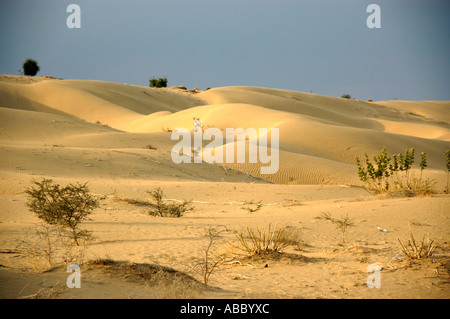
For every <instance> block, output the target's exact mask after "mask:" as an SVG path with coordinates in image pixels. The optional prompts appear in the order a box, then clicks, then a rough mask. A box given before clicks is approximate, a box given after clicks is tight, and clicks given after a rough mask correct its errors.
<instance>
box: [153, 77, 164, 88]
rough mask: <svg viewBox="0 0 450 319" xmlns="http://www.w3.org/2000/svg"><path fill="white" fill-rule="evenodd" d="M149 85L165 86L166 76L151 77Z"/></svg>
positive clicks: (155, 86) (154, 86)
mask: <svg viewBox="0 0 450 319" xmlns="http://www.w3.org/2000/svg"><path fill="white" fill-rule="evenodd" d="M149 81H150V87H152V88H165V87H167V78H158V79H157V78H151V79H150V80H149Z"/></svg>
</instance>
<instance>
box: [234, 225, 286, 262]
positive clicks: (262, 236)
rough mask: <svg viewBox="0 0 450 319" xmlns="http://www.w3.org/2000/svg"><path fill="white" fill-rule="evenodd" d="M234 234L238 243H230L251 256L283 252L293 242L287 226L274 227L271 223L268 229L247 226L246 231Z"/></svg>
mask: <svg viewBox="0 0 450 319" xmlns="http://www.w3.org/2000/svg"><path fill="white" fill-rule="evenodd" d="M234 235H235V237H236V239H237V242H238V243H237V244H233V243H230V245H231V246H233V247H234V248H237V249H239V250H241V251H244V252H245V253H247V254H249V255H250V256H258V255H267V254H271V253H281V252H282V250H283V249H284V248H286V247H288V246H290V245H291V244H292V241H291V238H290V237H289V236H286V234H285V228H277V227H272V225H271V224H269V226H268V228H267V229H260V228H258V227H256V228H250V227H247V228H246V232H235V233H234Z"/></svg>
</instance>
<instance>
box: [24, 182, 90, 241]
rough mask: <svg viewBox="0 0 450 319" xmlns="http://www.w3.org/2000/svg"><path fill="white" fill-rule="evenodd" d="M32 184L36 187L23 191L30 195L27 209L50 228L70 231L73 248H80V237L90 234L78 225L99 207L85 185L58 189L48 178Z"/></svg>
mask: <svg viewBox="0 0 450 319" xmlns="http://www.w3.org/2000/svg"><path fill="white" fill-rule="evenodd" d="M32 182H33V184H34V185H35V186H36V187H30V188H27V189H26V190H25V193H26V194H28V195H29V200H28V202H27V206H28V207H29V208H30V210H31V211H33V212H34V213H36V215H37V217H38V218H40V219H42V220H43V221H45V222H46V223H48V224H50V225H59V226H62V227H64V228H68V229H70V230H71V233H72V239H73V241H74V242H75V244H76V245H79V239H80V238H88V237H90V233H89V232H88V231H85V230H80V229H79V225H80V223H81V222H82V221H84V220H86V219H88V216H89V215H90V214H91V213H92V211H93V210H94V209H95V208H97V207H99V203H98V201H97V199H95V198H94V196H92V195H91V194H90V192H89V188H88V187H87V183H85V184H83V185H81V184H77V185H73V184H69V185H68V186H65V187H61V186H60V185H59V184H55V183H53V181H52V180H51V179H43V180H42V181H41V182H38V181H34V180H33V181H32Z"/></svg>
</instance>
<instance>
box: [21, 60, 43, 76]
mask: <svg viewBox="0 0 450 319" xmlns="http://www.w3.org/2000/svg"><path fill="white" fill-rule="evenodd" d="M22 68H23V74H24V75H28V76H35V75H36V74H37V73H38V72H39V70H40V68H39V65H38V63H37V62H36V60H33V59H26V60H25V62H24V63H23V65H22Z"/></svg>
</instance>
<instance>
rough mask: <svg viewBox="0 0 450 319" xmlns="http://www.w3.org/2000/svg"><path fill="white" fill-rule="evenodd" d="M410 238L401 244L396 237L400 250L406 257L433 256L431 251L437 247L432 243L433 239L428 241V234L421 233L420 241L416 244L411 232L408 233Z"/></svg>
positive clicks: (421, 257)
mask: <svg viewBox="0 0 450 319" xmlns="http://www.w3.org/2000/svg"><path fill="white" fill-rule="evenodd" d="M410 238H411V239H410V240H408V241H407V242H406V243H405V244H403V243H402V242H401V240H400V239H399V238H398V242H399V243H400V246H401V248H402V251H403V253H404V254H405V255H406V257H408V258H409V259H423V258H427V257H431V256H433V252H434V250H435V249H436V247H437V245H435V244H434V240H431V241H430V238H429V237H428V236H426V235H423V239H422V242H421V243H420V245H418V246H417V244H416V240H415V239H414V235H413V234H412V233H410Z"/></svg>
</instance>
